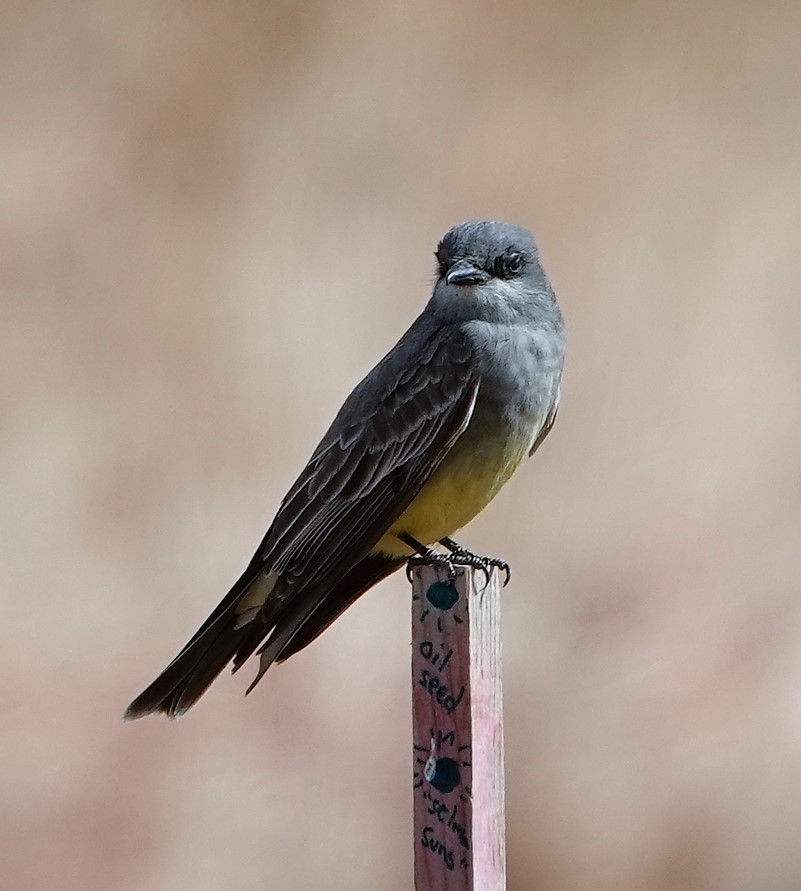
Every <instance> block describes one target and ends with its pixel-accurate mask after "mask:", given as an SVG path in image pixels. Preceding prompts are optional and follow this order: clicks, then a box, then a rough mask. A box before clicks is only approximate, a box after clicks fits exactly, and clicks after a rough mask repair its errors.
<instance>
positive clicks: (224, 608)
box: [125, 554, 403, 720]
mask: <svg viewBox="0 0 801 891" xmlns="http://www.w3.org/2000/svg"><path fill="white" fill-rule="evenodd" d="M402 562H403V559H402V558H400V559H399V558H393V557H385V556H383V555H378V554H370V555H368V556H366V557H365V558H364V559H362V560H360V561H359V563H357V564H356V565H355V566H354V567H353V568H352V569H350V570H349V571H348V572H347V573H346V574H345V575H344V576H343V577H342V578H341V579H339V580H338V581H337V582H336V583H335V584H333V585H332V586H331V587H329V588H328V589H327V590H326V589H325V588H323V589H322V590H320V589H316V590H307V591H302V590H298V591H295V592H293V595H292V597H288V598H286V599H282V598H279V597H271V596H270V595H271V594H272V593H273V588H274V587H275V585H276V582H277V579H276V577H275V576H274V575H272V576H271V575H266V576H265V575H263V574H262V573H261V572H260V571H259V570H258V569H257V568H255V567H248V569H247V570H246V571H245V573H244V574H243V576H242V577H241V578H240V579H239V580H238V581H237V583H236V584H235V585H234V587H233V588H232V589H231V590H230V591H229V592H228V594H226V596H225V597H224V598H223V600H222V601H221V602H220V604H219V605H218V606H217V608H216V609H215V610H214V612H213V613H212V614H211V615H210V616H209V618H208V619H207V620H206V621H205V622H204V623H203V625H202V626H201V627H200V629H199V630H198V631H197V633H196V634H195V635H194V636H193V637H192V639H191V640H190V641H189V643H187V645H186V646H185V647H184V648H183V649H182V650H181V652H180V653H179V654H178V655H177V656H176V657H175V659H173V661H172V662H171V663H170V664H169V665H168V666H167V668H165V669H164V671H163V672H162V673H161V674H160V675H159V676H158V677H157V678H156V680H155V681H153V683H152V684H150V686H149V687H147V689H145V690H144V691H143V692H142V693H140V695H139V696H137V697H136V699H134V701H133V702H132V703H131V704H130V705H129V706H128V709H127V711H126V712H125V718H126V720H133V719H135V718H141V717H144V716H145V715H149V714H153V713H158V712H162V713H163V714H165V715H168V716H169V717H171V718H176V717H178V716H179V715H182V714H184V713H185V712H186V711H188V710H189V709H190V708H191V707H192V706H193V705H194V704H195V703H196V702H197V700H198V699H200V697H201V696H202V695H203V693H204V692H205V691H206V690H207V689H208V687H209V685H210V684H211V682H212V681H213V680H214V679H215V678H216V677H217V675H218V674H220V672H221V671H222V670H223V669H224V668H225V667H226V666H227V665H228V664H229V663H230V662H232V661H233V663H234V670H235V671H236V670H237V669H239V668H240V667H241V665H242V664H243V663H244V661H245V660H246V659H247V658H248V657H249V656H250V655H251V654H252V653H253V652H254V651H255V650H256V648H257V647H258V646H259V644H261V642H262V641H263V640H264V639H265V638H268V640H267V643H266V644H265V646H264V647H263V648H262V650H261V651H260V652H261V666H260V670H259V673H258V675H257V678H256V681H254V682H253V684H252V685H251V687H250V689H252V688H253V686H255V684H256V682H257V681H258V680H259V679H260V678H261V676H262V675H263V674H264V672H265V671H266V670H267V669H268V668H269V667H270V665H271V664H272V663H273V662H274V661H279V662H283V661H284V660H286V659H288V658H289V657H290V656H292V655H294V654H295V653H297V652H298V651H299V650H302V649H303V648H304V647H305V646H307V645H308V644H310V643H311V642H312V641H313V640H315V639H316V638H317V637H318V636H319V635H320V634H322V632H323V631H324V630H325V629H326V628H327V627H328V626H329V625H330V624H331V623H332V622H333V621H334V620H335V619H336V618H337V617H338V616H340V615H341V614H342V613H343V612H344V611H345V610H346V609H347V608H348V607H349V606H350V605H351V604H352V603H353V602H354V601H355V600H356V599H357V598H358V597H359V596H360V595H361V594H363V593H364V592H365V591H366V590H367V589H368V588H371V587H372V586H373V585H374V584H376V583H377V582H379V581H380V580H381V579H383V578H385V577H386V576H387V575H389V574H390V573H391V572H394V571H395V570H396V569H397V568H398V567H399V566H400V565H401V563H402ZM265 586H266V587H265ZM251 600H252V601H253V604H254V605H253V606H252V607H250V608H248V606H247V604H248V602H249V601H251ZM243 607H244V609H243Z"/></svg>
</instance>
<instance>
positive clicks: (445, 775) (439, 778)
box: [426, 758, 462, 792]
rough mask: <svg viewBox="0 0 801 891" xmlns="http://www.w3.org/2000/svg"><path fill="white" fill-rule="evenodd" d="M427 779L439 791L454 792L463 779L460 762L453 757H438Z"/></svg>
mask: <svg viewBox="0 0 801 891" xmlns="http://www.w3.org/2000/svg"><path fill="white" fill-rule="evenodd" d="M426 779H427V780H428V782H429V783H431V785H432V786H433V787H434V788H435V789H436V790H437V791H438V792H453V790H454V789H455V788H456V787H457V786H458V785H459V783H461V781H462V777H461V774H460V771H459V764H458V762H457V761H454V760H453V758H437V760H436V764H435V766H434V770H433V771H432V772H431V776H427V777H426Z"/></svg>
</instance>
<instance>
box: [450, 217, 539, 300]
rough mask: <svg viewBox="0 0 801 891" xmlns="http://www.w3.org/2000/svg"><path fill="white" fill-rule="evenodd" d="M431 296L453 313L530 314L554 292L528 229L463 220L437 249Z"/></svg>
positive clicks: (509, 224) (504, 224) (510, 224)
mask: <svg viewBox="0 0 801 891" xmlns="http://www.w3.org/2000/svg"><path fill="white" fill-rule="evenodd" d="M435 256H436V260H437V282H436V285H435V286H434V301H435V303H437V304H439V306H441V307H442V308H443V309H444V308H445V307H446V306H447V307H448V308H449V312H451V313H453V312H456V314H457V315H461V316H464V315H472V314H473V312H472V310H475V311H476V313H477V314H478V315H479V316H484V315H485V314H486V313H491V314H494V310H497V311H499V312H502V314H503V315H508V314H516V313H517V312H523V313H524V314H528V312H529V310H530V309H531V308H532V306H533V303H536V302H538V300H541V299H543V298H547V299H550V297H551V296H552V292H551V291H550V286H549V285H548V281H547V279H546V277H545V273H544V272H543V269H542V266H541V265H540V260H539V254H538V252H537V246H536V244H535V243H534V238H533V237H532V235H531V233H530V232H529V231H528V230H527V229H524V228H522V227H521V226H515V225H513V224H512V223H500V222H493V221H480V222H469V223H461V224H460V225H458V226H454V227H453V229H451V230H450V231H449V232H447V233H446V234H445V235H444V236H443V238H442V240H441V241H440V243H439V245H438V246H437V250H436V254H435Z"/></svg>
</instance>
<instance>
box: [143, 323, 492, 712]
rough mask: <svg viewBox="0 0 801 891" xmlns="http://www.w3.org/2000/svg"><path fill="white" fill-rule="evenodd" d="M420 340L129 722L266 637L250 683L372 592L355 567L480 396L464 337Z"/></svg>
mask: <svg viewBox="0 0 801 891" xmlns="http://www.w3.org/2000/svg"><path fill="white" fill-rule="evenodd" d="M422 335H423V332H422V326H421V324H420V321H419V320H418V323H417V324H416V325H415V326H413V327H412V328H411V329H410V331H409V332H407V334H406V335H405V336H404V338H402V339H401V341H400V342H399V343H398V345H397V346H396V347H395V348H394V349H393V350H392V351H391V352H390V353H389V354H388V355H387V356H386V357H385V358H384V359H383V360H382V362H381V363H380V364H379V365H378V366H377V368H376V369H374V370H373V372H371V374H370V375H368V377H367V378H365V380H364V381H362V383H361V384H359V386H358V387H356V389H355V390H354V391H353V393H352V394H351V395H350V396H349V397H348V399H347V400H346V402H345V404H344V405H343V407H342V409H341V410H340V412H339V414H338V415H337V417H336V419H335V420H334V423H333V424H332V425H331V427H330V428H329V430H328V432H327V433H326V435H325V436H324V437H323V440H322V441H321V443H320V445H319V446H318V448H317V449H316V451H315V452H314V454H313V455H312V457H311V459H310V461H309V463H308V464H307V466H306V467H305V468H304V470H303V472H302V473H301V475H300V477H299V478H298V480H297V481H296V482H295V484H294V485H293V486H292V488H291V489H290V491H289V493H288V494H287V496H286V498H285V499H284V501H283V502H282V504H281V507H280V508H279V511H278V514H277V515H276V518H275V520H274V522H273V523H272V525H271V527H270V529H269V530H268V532H267V534H266V535H265V538H264V540H263V542H262V544H261V546H260V548H259V549H258V551H257V552H256V554H255V555H254V557H253V559H252V560H251V562H250V564H249V565H248V567H247V569H246V570H245V572H244V573H243V575H242V577H241V578H240V579H239V580H238V581H237V583H236V584H235V585H234V587H233V588H232V589H231V591H229V593H228V594H227V595H226V597H225V598H224V599H223V600H222V602H221V603H220V604H219V605H218V607H217V608H216V609H215V610H214V612H213V613H212V614H211V616H209V618H208V619H207V620H206V622H204V624H203V625H202V626H201V628H200V629H199V630H198V632H197V633H196V634H195V635H194V636H193V637H192V639H191V640H190V642H189V643H188V644H187V645H186V646H185V647H184V648H183V650H182V651H181V652H180V653H179V655H178V656H177V657H176V658H175V659H174V660H173V661H172V662H171V663H170V665H169V666H168V668H167V669H165V671H164V673H163V674H162V675H161V676H160V677H159V678H157V679H156V681H154V683H153V684H151V685H150V687H148V689H147V690H146V691H145V692H144V693H143V694H142V695H141V696H140V697H138V698H137V699H136V700H135V701H134V703H132V706H131V708H130V709H129V712H128V716H129V717H138V716H140V715H142V714H147V713H148V712H150V711H164V712H166V713H168V714H171V715H175V714H180V713H182V712H184V711H186V709H188V708H189V707H190V706H191V705H192V704H193V703H194V702H195V701H196V700H197V699H198V697H199V696H200V695H201V694H202V692H203V691H204V690H205V689H206V687H208V685H209V684H210V683H211V681H212V680H213V679H214V677H216V675H217V674H218V673H219V672H220V671H221V670H222V669H223V668H224V667H225V665H226V664H228V663H229V662H230V661H231V659H233V660H234V666H235V668H237V667H239V666H240V665H241V664H242V662H243V661H244V660H245V659H246V658H247V657H248V656H249V655H251V654H252V653H253V652H254V650H255V649H256V648H257V647H258V646H259V644H260V643H261V642H262V641H263V640H264V639H265V638H268V640H267V644H266V645H265V646H264V647H263V648H262V659H261V667H260V671H259V675H258V677H257V679H256V680H258V678H260V677H261V675H262V674H263V673H264V671H265V670H266V669H267V667H268V666H269V665H270V664H271V663H272V661H274V660H275V659H276V658H281V657H282V655H284V654H286V655H289V653H290V652H294V651H296V650H297V649H299V648H300V647H301V646H303V645H304V642H305V643H308V642H309V640H311V639H312V638H313V637H314V636H316V633H319V631H314V628H319V630H322V627H325V624H327V623H328V622H327V621H326V620H328V621H331V620H333V618H335V617H336V616H337V615H338V614H339V613H340V612H341V610H342V609H344V608H345V607H346V606H347V605H349V604H350V603H352V602H353V600H354V599H355V598H356V597H357V596H358V595H359V594H360V593H362V591H364V590H366V587H365V586H364V583H366V586H367V587H369V584H371V583H372V582H371V581H370V579H371V578H372V577H373V572H372V571H370V572H364V573H362V572H361V571H358V570H356V569H355V568H356V567H357V566H358V565H359V563H360V561H362V560H364V559H365V557H366V556H367V554H368V553H369V551H370V550H371V549H372V548H373V546H374V545H375V544H376V543H377V542H378V540H379V539H380V538H381V537H382V535H384V533H385V532H386V531H387V529H388V528H389V527H390V526H391V525H392V523H393V522H394V521H395V520H396V519H397V517H398V516H400V514H401V513H402V512H403V511H404V510H405V509H406V507H407V506H408V505H409V504H410V503H411V501H412V500H413V499H414V497H415V496H416V495H417V493H418V492H419V491H420V489H421V488H422V486H423V485H424V484H425V481H426V480H427V479H428V477H429V476H430V475H431V473H432V472H433V471H434V470H435V469H436V467H437V466H438V465H439V463H440V461H441V460H442V459H443V457H444V456H445V454H447V452H448V450H449V449H450V447H451V445H452V444H453V442H454V441H455V439H456V438H457V437H458V436H459V435H460V434H461V433H462V431H463V430H464V428H465V427H466V425H467V423H468V421H469V420H470V416H471V414H472V410H473V406H474V404H475V399H476V394H477V392H478V385H479V380H478V377H477V370H476V365H475V362H474V361H473V351H472V347H471V344H470V343H469V341H468V339H467V337H466V336H465V334H464V332H462V331H460V330H459V329H458V328H455V327H451V328H441V329H438V330H436V331H434V332H433V333H431V334H430V336H428V337H427V338H426V339H425V341H424V343H423V346H422V347H421V346H420V340H421V337H422ZM352 571H353V575H352V581H353V583H354V585H353V590H349V585H348V584H346V583H345V579H346V578H347V574H348V573H349V572H352ZM266 573H275V574H276V577H277V580H276V583H275V585H274V587H273V589H272V591H271V593H270V594H269V596H268V597H267V601H266V602H265V604H264V606H263V607H262V608H261V610H260V611H259V612H258V614H257V615H255V616H254V617H253V618H252V619H250V620H249V621H246V622H243V621H242V618H243V617H242V616H241V615H240V614H239V613H238V611H237V610H238V608H239V606H240V604H241V603H242V601H243V599H244V598H246V597H247V595H248V592H249V591H250V589H251V587H252V586H253V585H254V583H256V582H257V581H259V579H262V578H263V577H264V575H265V574H266ZM357 577H358V578H357ZM379 577H381V573H379V572H376V573H375V580H378V578H379ZM330 592H333V593H334V597H333V600H332V602H331V603H330V604H329V605H326V604H325V600H326V597H327V596H328V594H329V593H330ZM316 610H319V611H320V612H319V618H320V621H321V622H322V623H323V624H322V627H320V623H317V622H315V623H312V624H313V626H314V628H313V629H312V630H310V632H308V633H306V634H300V630H301V628H302V627H303V625H304V623H305V622H306V621H307V620H309V618H310V617H311V616H312V615H313V614H314V613H315V611H316ZM296 637H297V642H296V643H294V644H293V641H294V640H295V638H296ZM254 683H255V682H254Z"/></svg>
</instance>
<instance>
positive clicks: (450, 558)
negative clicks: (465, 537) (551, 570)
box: [406, 548, 512, 588]
mask: <svg viewBox="0 0 801 891" xmlns="http://www.w3.org/2000/svg"><path fill="white" fill-rule="evenodd" d="M432 564H433V565H434V566H444V567H445V568H446V569H447V571H448V578H450V579H454V578H456V567H457V566H466V567H470V568H472V569H480V570H481V571H482V572H483V573H484V587H486V586H487V585H488V584H489V580H490V572H491V570H492V569H500V570H501V571H502V572H503V574H504V580H503V587H504V588H505V587H506V586H507V585H508V584H509V579H510V578H511V577H512V570H511V568H510V566H509V564H508V563H507V562H506V560H501V559H500V558H499V557H483V556H481V555H479V554H474V553H473V552H472V551H468V550H467V549H466V548H460V549H459V550H456V551H453V552H452V553H450V554H440V553H439V552H437V551H432V552H431V553H430V554H429V555H427V556H425V557H423V556H421V555H414V556H412V557H409V559H408V560H407V561H406V578H407V579H408V580H409V581H410V582H411V581H412V572H413V570H414V568H415V567H416V566H425V565H429V566H430V565H432Z"/></svg>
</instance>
